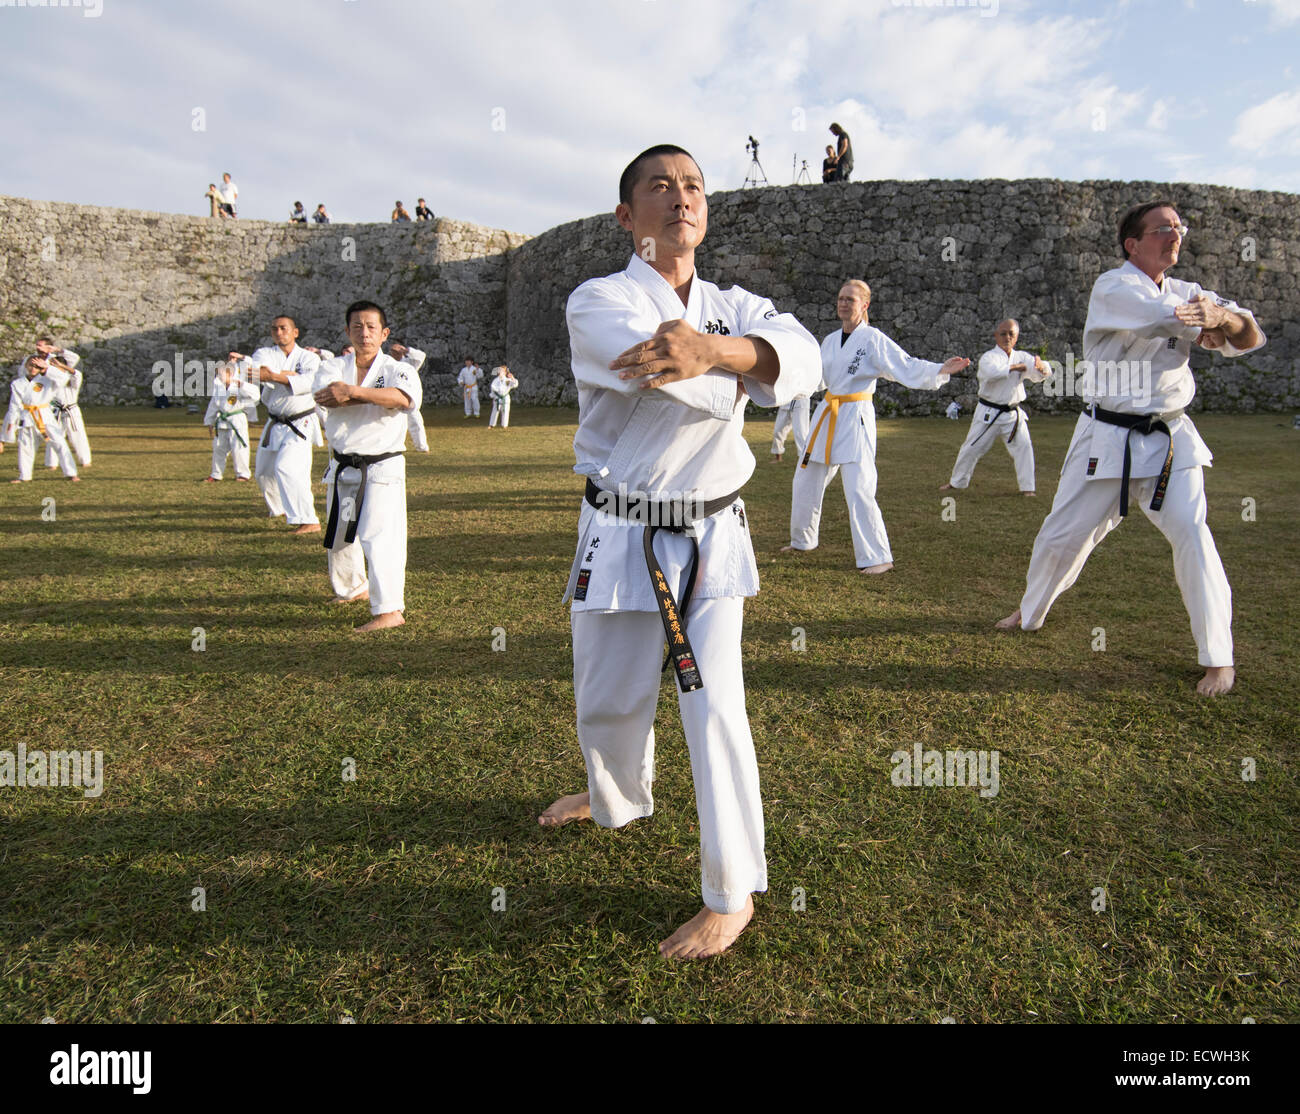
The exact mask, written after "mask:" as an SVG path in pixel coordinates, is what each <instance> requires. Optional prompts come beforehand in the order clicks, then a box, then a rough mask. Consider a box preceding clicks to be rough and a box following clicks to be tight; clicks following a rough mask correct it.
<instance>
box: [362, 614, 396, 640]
mask: <svg viewBox="0 0 1300 1114" xmlns="http://www.w3.org/2000/svg"><path fill="white" fill-rule="evenodd" d="M405 623H406V620H405V619H404V618H403V617H402V613H401V612H400V611H385V612H384V613H383V614H382V615H376V616H375V617H374V618H373V619H371V620H370V622H368V623H366V624H365V625H364V626H360V627H357V628H356V632H357V633H358V634H369V633H370V632H371V631H377V630H387V629H388V628H389V627H400V626H403V625H405Z"/></svg>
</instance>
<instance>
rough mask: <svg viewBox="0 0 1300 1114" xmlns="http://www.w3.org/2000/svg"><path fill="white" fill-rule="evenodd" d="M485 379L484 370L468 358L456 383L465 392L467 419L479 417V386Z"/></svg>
mask: <svg viewBox="0 0 1300 1114" xmlns="http://www.w3.org/2000/svg"><path fill="white" fill-rule="evenodd" d="M482 378H483V369H482V368H481V367H479V366H478V364H476V363H475V362H474V361H473V360H471V359H469V358H468V357H467V358H466V360H465V366H464V367H462V368H461V369H460V374H459V375H457V376H456V382H457V383H459V384H460V388H461V390H462V391H464V392H465V417H467V418H477V417H478V416H479V397H478V384H479V380H480V379H482Z"/></svg>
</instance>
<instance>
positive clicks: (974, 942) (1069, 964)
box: [0, 408, 1300, 1023]
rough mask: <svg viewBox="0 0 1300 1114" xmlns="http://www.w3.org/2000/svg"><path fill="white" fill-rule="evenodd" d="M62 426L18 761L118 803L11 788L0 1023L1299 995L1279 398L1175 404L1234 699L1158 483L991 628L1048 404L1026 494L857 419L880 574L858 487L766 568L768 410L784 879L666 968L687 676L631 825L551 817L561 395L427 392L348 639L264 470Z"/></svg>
mask: <svg viewBox="0 0 1300 1114" xmlns="http://www.w3.org/2000/svg"><path fill="white" fill-rule="evenodd" d="M485 413H486V411H485ZM86 418H87V426H88V428H89V431H90V437H91V442H92V446H93V449H94V454H95V460H94V464H93V466H92V467H91V468H89V469H88V470H86V473H85V481H84V482H83V483H81V484H76V485H74V484H69V483H66V482H64V481H63V480H61V479H58V478H55V474H53V473H45V472H44V471H43V470H41V471H40V473H39V475H38V478H37V480H36V481H34V482H33V483H31V484H27V485H22V486H18V485H15V486H10V485H8V484H7V483H5V484H3V485H0V523H3V532H2V533H0V561H2V562H3V567H4V575H3V579H2V581H0V602H2V605H3V606H2V607H0V665H2V666H3V671H4V684H3V685H2V686H0V724H2V725H3V740H2V741H0V749H8V750H15V749H16V747H17V745H18V744H19V743H20V742H24V743H26V745H27V747H28V748H29V749H45V750H58V749H72V748H76V749H78V750H95V749H98V750H102V752H103V754H104V775H105V789H104V793H103V795H102V796H101V797H99V798H98V799H85V798H84V797H83V796H82V794H81V792H80V790H78V789H75V788H58V789H52V788H32V787H28V788H4V789H0V817H2V819H3V831H4V838H3V848H2V850H0V1020H4V1021H10V1022H19V1021H22V1022H30V1021H37V1020H40V1019H41V1018H43V1017H47V1016H48V1017H53V1018H54V1019H56V1020H57V1021H60V1022H76V1021H195V1022H209V1021H218V1020H221V1021H269V1022H296V1021H317V1022H337V1021H338V1020H339V1019H340V1018H343V1017H349V1016H350V1017H352V1018H354V1019H355V1020H357V1021H359V1022H392V1021H413V1022H430V1021H462V1020H474V1021H532V1022H579V1021H596V1022H640V1021H642V1020H643V1019H645V1018H653V1019H655V1020H656V1021H658V1022H660V1023H667V1022H689V1021H706V1020H708V1021H723V1022H739V1021H765V1022H771V1021H823V1022H836V1021H890V1022H903V1021H911V1022H922V1023H930V1022H937V1021H939V1020H941V1019H943V1018H945V1017H951V1018H954V1019H955V1020H957V1021H958V1022H979V1021H997V1022H1033V1021H1057V1022H1061V1021H1065V1022H1138V1021H1143V1022H1146V1021H1156V1022H1171V1021H1197V1022H1239V1021H1241V1020H1242V1018H1243V1017H1253V1018H1255V1019H1257V1020H1258V1021H1260V1022H1266V1021H1274V1022H1275V1021H1293V1022H1294V1021H1297V1020H1300V989H1298V988H1297V973H1298V968H1300V963H1298V959H1300V954H1298V953H1300V945H1298V944H1297V904H1298V901H1297V894H1298V891H1300V886H1298V885H1297V879H1298V873H1297V857H1298V856H1297V846H1298V841H1297V827H1298V826H1300V824H1298V822H1297V817H1300V790H1298V788H1297V757H1296V746H1297V722H1298V720H1300V715H1298V704H1300V701H1298V698H1297V692H1298V686H1297V682H1296V673H1295V664H1294V662H1295V655H1296V652H1297V648H1298V645H1297V644H1298V642H1300V636H1298V635H1297V629H1298V628H1300V608H1298V607H1297V594H1298V593H1297V586H1298V582H1300V576H1298V574H1297V569H1298V568H1300V530H1298V529H1297V527H1298V525H1300V496H1298V494H1297V481H1296V475H1297V455H1298V450H1300V433H1298V432H1296V431H1295V430H1293V429H1292V428H1291V420H1290V415H1289V414H1288V415H1276V414H1270V415H1258V416H1214V415H1203V416H1200V417H1198V418H1197V424H1198V426H1199V428H1200V429H1201V431H1202V433H1203V435H1204V436H1205V438H1206V440H1207V442H1208V443H1209V444H1210V445H1211V447H1212V448H1213V449H1214V451H1215V453H1216V457H1217V463H1216V466H1215V467H1214V468H1213V469H1211V470H1209V471H1207V474H1206V475H1207V483H1208V488H1209V507H1210V524H1211V527H1212V529H1213V530H1214V533H1215V537H1216V538H1217V540H1218V545H1219V550H1220V552H1221V554H1222V556H1223V559H1224V563H1225V565H1226V567H1227V570H1228V575H1229V578H1230V580H1231V582H1232V586H1233V591H1234V596H1235V598H1234V606H1235V624H1234V631H1235V635H1236V644H1237V660H1238V668H1239V671H1240V678H1239V682H1238V686H1237V689H1236V690H1235V691H1234V692H1233V693H1232V694H1230V695H1229V696H1227V697H1224V698H1221V699H1217V700H1214V701H1207V700H1204V699H1200V698H1198V697H1196V696H1195V695H1194V692H1193V684H1194V681H1195V680H1196V678H1197V677H1198V676H1199V672H1200V671H1199V670H1198V669H1197V668H1196V665H1195V660H1196V654H1195V646H1194V644H1193V642H1192V638H1191V633H1190V630H1189V627H1188V623H1187V618H1186V614H1185V612H1184V610H1183V607H1182V603H1181V601H1180V599H1179V595H1178V591H1177V588H1176V586H1175V584H1174V581H1173V569H1172V562H1171V560H1170V554H1169V548H1168V545H1167V544H1166V542H1165V541H1164V539H1163V538H1162V537H1161V536H1160V534H1159V533H1158V532H1157V531H1156V530H1155V529H1154V528H1153V527H1152V526H1151V525H1150V524H1149V523H1148V522H1147V521H1146V519H1145V518H1144V516H1143V515H1142V514H1141V512H1140V510H1138V509H1137V508H1135V509H1134V511H1133V513H1132V515H1131V516H1130V520H1129V521H1128V522H1127V523H1126V524H1125V525H1124V526H1122V527H1121V528H1120V529H1119V530H1118V531H1117V532H1116V533H1115V534H1114V535H1113V536H1112V537H1111V538H1109V539H1108V540H1107V541H1106V542H1105V543H1104V544H1103V545H1102V547H1101V548H1100V549H1099V550H1098V551H1097V552H1096V554H1095V555H1094V557H1093V560H1092V561H1091V562H1090V564H1089V565H1088V567H1087V568H1086V569H1085V571H1084V573H1083V575H1082V577H1081V578H1080V581H1079V583H1078V584H1077V585H1076V586H1075V588H1074V589H1073V590H1072V591H1071V592H1069V593H1067V594H1066V595H1065V596H1064V597H1063V598H1062V599H1061V600H1060V601H1059V602H1058V604H1057V606H1056V608H1055V609H1054V611H1053V612H1052V614H1051V616H1050V618H1049V620H1048V624H1047V626H1046V627H1045V628H1044V630H1042V631H1041V632H1039V633H1038V634H1035V635H1024V634H995V632H994V631H993V629H992V623H993V622H994V620H996V619H998V618H999V617H1001V616H1003V615H1005V614H1007V613H1008V612H1010V611H1011V610H1012V608H1014V607H1015V605H1016V603H1017V602H1018V599H1019V595H1020V591H1021V589H1022V588H1023V583H1024V573H1025V569H1026V566H1027V564H1028V559H1029V552H1030V547H1031V544H1032V542H1033V538H1034V534H1035V531H1036V530H1037V527H1038V525H1039V523H1040V522H1041V519H1042V516H1043V515H1044V514H1046V512H1047V510H1048V508H1049V506H1050V500H1051V496H1052V493H1053V492H1054V490H1055V487H1056V475H1057V472H1058V470H1059V467H1060V462H1061V459H1062V457H1063V455H1064V451H1065V448H1066V445H1067V443H1068V440H1069V435H1070V430H1071V429H1072V426H1073V419H1068V418H1046V417H1039V418H1035V419H1034V421H1033V432H1034V439H1035V446H1036V450H1037V455H1038V475H1039V490H1040V496H1039V498H1037V499H1032V500H1031V499H1023V498H1021V497H1020V496H1018V495H1017V494H1016V491H1015V482H1014V477H1013V473H1012V468H1011V463H1010V460H1009V459H1008V457H1007V455H1006V453H1005V451H1004V450H1003V449H1002V448H1001V447H997V446H995V447H994V449H993V451H992V452H991V453H990V454H989V455H988V456H986V457H985V459H984V461H983V462H982V463H981V465H980V467H979V468H978V470H977V471H976V474H975V481H974V484H973V486H972V488H971V490H970V491H968V492H966V493H961V494H959V495H958V497H957V500H956V519H955V521H945V520H944V519H943V517H942V515H941V510H942V506H941V501H940V500H941V496H940V494H939V492H938V490H937V489H938V486H939V485H940V484H941V483H943V482H944V481H945V480H946V479H947V476H948V470H949V469H950V468H951V465H952V461H953V458H954V456H955V454H956V451H957V447H958V445H959V444H960V442H961V439H962V437H963V436H964V434H965V431H966V429H967V425H968V420H969V419H968V418H965V417H964V418H963V420H962V421H961V422H949V421H946V420H943V419H934V420H896V421H882V422H881V424H880V451H879V465H880V473H881V496H880V501H881V505H882V508H883V510H884V514H885V518H886V521H887V523H888V525H889V529H890V535H891V539H892V542H893V546H894V554H895V559H896V561H897V568H896V570H895V571H894V572H892V573H890V574H888V575H887V576H883V577H870V578H868V577H863V576H860V575H858V574H857V573H855V572H854V569H853V555H852V549H851V546H850V542H849V535H848V524H847V515H846V512H845V508H844V501H843V496H842V494H841V489H840V486H839V481H838V480H836V481H835V482H834V484H833V486H832V488H831V490H830V492H829V494H828V498H827V502H826V511H825V514H824V517H823V544H822V547H821V549H820V550H818V551H817V552H815V553H812V554H808V555H806V556H804V557H801V558H796V559H790V558H778V557H777V554H776V550H777V549H778V547H779V546H780V545H782V544H783V543H784V542H785V541H786V540H787V529H788V522H789V510H790V479H791V474H792V471H793V466H794V459H795V458H794V454H793V450H792V449H791V451H790V452H789V453H788V455H787V456H786V459H785V462H784V464H782V465H779V466H774V465H771V464H769V463H768V459H769V458H768V455H767V442H768V438H769V436H770V430H771V414H770V412H768V413H764V414H761V415H757V416H755V417H753V418H751V420H750V423H749V425H748V426H747V435H748V437H749V440H750V443H751V445H752V446H753V447H754V449H755V452H756V455H757V456H758V458H759V465H758V469H757V472H756V474H755V477H754V479H753V481H752V482H751V483H750V485H749V486H748V488H747V489H746V492H745V495H746V499H747V505H748V509H749V518H750V522H751V528H752V530H753V535H754V544H755V549H756V551H757V553H758V555H759V563H760V572H761V575H762V578H763V588H762V592H761V593H760V595H759V596H758V597H757V598H756V599H754V600H752V601H750V602H749V604H748V607H747V620H748V622H747V626H746V633H745V648H744V649H745V660H746V679H747V684H748V694H749V710H750V721H751V724H752V726H753V731H754V736H755V740H756V744H757V748H758V757H759V765H760V769H761V773H762V779H763V796H764V802H765V808H766V818H767V841H768V858H769V872H770V889H769V891H768V893H767V894H766V895H765V896H763V897H761V898H759V899H757V901H756V904H757V914H756V916H755V919H754V922H753V925H752V927H751V928H750V930H749V931H748V932H747V933H746V934H745V935H744V936H743V937H742V938H741V940H740V942H739V943H738V944H737V946H736V947H735V948H734V949H733V951H732V952H731V953H729V954H727V955H726V956H723V957H719V958H716V959H713V960H709V961H706V962H697V963H685V964H669V963H666V962H665V961H663V960H661V959H660V958H659V956H658V955H657V953H656V945H657V943H658V941H659V940H660V939H661V938H663V937H664V936H666V935H668V933H669V932H671V931H672V929H673V928H675V927H676V926H677V925H678V924H679V923H681V922H682V921H683V920H685V919H686V918H688V917H689V916H691V915H692V914H693V913H695V911H696V910H697V909H698V907H699V863H698V844H697V840H698V835H697V827H696V821H695V806H694V795H693V790H692V786H691V779H690V769H689V764H688V761H687V758H686V753H685V747H684V743H683V739H682V733H681V728H680V724H679V722H678V720H677V715H676V697H675V694H674V693H673V692H672V689H671V685H670V683H669V682H668V681H667V680H665V682H664V685H663V689H662V703H661V706H660V715H659V720H658V726H657V730H658V750H657V753H658V763H657V770H658V782H657V793H656V797H657V801H656V803H657V812H656V814H655V816H654V817H652V818H650V819H648V820H643V821H639V822H637V823H635V824H633V825H631V826H630V827H628V828H626V829H624V830H622V831H618V832H611V831H605V830H601V829H598V828H595V827H593V826H591V825H583V826H570V827H568V828H565V829H563V830H561V831H558V832H554V831H553V832H549V833H547V832H543V831H541V830H540V829H539V828H538V825H537V821H536V817H537V814H538V812H539V811H540V810H541V809H542V808H543V807H545V806H546V805H547V804H548V803H549V802H550V801H551V800H552V799H553V798H554V797H556V796H557V795H559V794H561V793H567V792H575V791H579V790H581V789H582V788H584V785H585V779H584V773H583V766H582V760H581V756H580V754H579V751H578V746H577V740H576V735H575V731H574V708H573V689H572V680H571V678H572V671H571V658H570V645H569V627H568V613H567V609H566V608H565V607H562V606H561V604H560V596H561V593H562V590H563V587H564V583H565V578H566V575H567V572H568V569H569V563H570V560H571V558H572V554H573V547H574V544H575V541H576V538H575V531H576V522H577V512H578V505H579V498H580V492H581V482H580V481H579V480H578V479H577V478H576V477H575V476H574V475H573V473H572V463H573V461H572V452H571V441H572V435H573V427H574V422H575V420H576V415H575V412H573V411H566V410H527V409H517V410H516V412H515V415H514V421H515V425H514V426H513V427H512V428H511V429H510V430H509V431H508V432H505V433H502V432H498V431H491V432H489V431H488V430H487V429H486V428H485V427H486V420H485V419H484V420H482V421H479V422H476V423H470V422H467V421H464V420H463V419H462V418H461V416H460V415H459V414H458V413H456V412H454V411H453V410H450V409H445V408H444V409H441V410H437V411H434V410H430V411H427V412H426V422H427V424H428V428H429V438H430V441H431V443H432V444H433V445H434V452H433V453H431V454H429V455H427V456H425V455H420V454H414V453H413V454H411V455H410V456H409V457H408V469H409V471H408V476H409V479H408V484H409V512H410V535H411V543H410V561H409V567H408V572H407V593H406V600H407V608H408V610H407V616H408V622H407V625H406V626H405V627H404V628H402V629H401V630H398V631H389V632H384V633H382V634H379V635H373V636H358V635H354V634H352V633H351V628H352V627H353V626H354V625H355V624H357V623H360V622H362V621H364V619H365V618H366V617H367V615H368V611H367V610H366V608H365V605H344V606H339V605H335V604H333V603H331V602H330V598H329V592H328V582H327V580H326V577H325V558H324V553H323V550H322V548H321V545H320V541H319V538H318V537H317V538H297V537H292V536H290V535H289V534H288V532H287V528H286V527H285V526H284V525H283V524H282V523H277V522H272V521H270V520H268V519H267V517H266V514H265V508H264V505H263V504H262V502H261V500H260V497H259V495H258V492H257V489H256V486H255V485H254V484H235V483H234V482H233V481H232V479H231V478H230V477H229V475H228V477H227V480H226V482H224V483H222V484H220V485H206V486H204V485H200V484H199V483H198V482H197V481H198V480H199V479H200V478H201V477H202V476H203V475H205V474H206V471H207V468H208V461H209V451H210V442H209V440H208V437H207V434H206V431H205V430H203V429H202V428H201V427H200V425H199V419H198V418H197V417H196V416H193V415H187V414H185V413H184V412H183V411H178V410H170V411H165V412H159V411H154V410H146V409H122V408H118V409H110V408H89V409H88V411H87V414H86ZM323 464H324V457H323V454H321V453H319V452H318V453H317V455H316V458H315V465H314V471H315V474H316V475H317V476H319V474H320V471H321V469H322V468H323ZM15 467H16V466H15V456H14V455H13V450H12V448H11V447H10V448H7V451H6V452H5V453H4V454H3V455H0V480H8V479H10V478H12V477H13V476H14V474H15ZM320 490H321V489H320V488H319V487H318V488H317V491H318V492H319V491H320ZM49 496H52V497H54V499H55V504H54V513H55V518H54V521H45V520H43V519H42V506H43V504H42V500H43V499H45V498H46V497H49ZM1244 499H1250V500H1253V505H1254V508H1255V513H1254V521H1245V520H1244V519H1243V515H1242V509H1243V500H1244ZM318 509H323V499H321V500H319V501H318ZM196 627H199V628H202V629H203V640H204V644H205V647H206V648H204V649H202V650H201V651H200V650H196V649H193V648H192V646H193V645H194V644H195V641H196V637H197V636H196V635H195V633H194V628H196ZM795 628H801V629H802V631H803V632H804V639H803V641H804V644H805V648H804V649H802V650H798V649H795V648H793V646H792V643H793V642H795V641H797V639H798V634H797V632H796V630H795ZM1096 628H1104V632H1105V633H1104V637H1105V649H1104V651H1098V650H1094V649H1093V645H1094V643H1096V642H1097V635H1096V633H1095V631H1096ZM494 631H495V635H494ZM502 637H504V649H501V650H494V649H493V643H494V638H495V640H496V643H497V645H498V646H500V645H501V644H502ZM706 683H707V677H706ZM914 744H921V746H922V747H924V748H926V749H938V750H946V749H954V748H971V749H977V750H986V751H996V752H997V753H998V755H999V781H1000V784H999V792H998V793H997V795H996V796H994V797H985V796H981V795H980V793H979V790H978V788H969V787H952V788H945V787H928V788H927V787H915V788H913V787H905V786H895V785H893V784H892V783H891V778H890V774H891V771H892V769H893V767H892V765H891V762H890V755H891V753H893V752H894V751H895V750H899V749H906V750H910V749H911V748H912V747H913V745H914ZM346 759H351V760H353V763H354V764H355V772H356V776H355V780H350V781H349V780H345V779H344V776H343V770H344V767H345V764H346V763H345V760H346ZM1243 759H1253V764H1254V780H1246V779H1244V778H1243ZM1246 765H1247V767H1248V766H1249V764H1246ZM198 887H202V889H203V891H204V894H205V897H206V909H205V910H204V911H201V912H200V911H195V910H194V908H193V906H194V904H196V903H197V901H198V899H197V898H196V896H195V893H194V891H195V889H196V888H198ZM1102 898H1104V908H1102V900H1101V899H1102ZM494 905H495V906H496V907H495V908H494ZM502 906H504V908H502Z"/></svg>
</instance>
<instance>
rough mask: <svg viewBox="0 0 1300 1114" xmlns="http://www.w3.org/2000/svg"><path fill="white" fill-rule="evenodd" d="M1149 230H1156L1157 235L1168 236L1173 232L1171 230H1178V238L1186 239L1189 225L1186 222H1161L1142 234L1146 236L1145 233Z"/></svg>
mask: <svg viewBox="0 0 1300 1114" xmlns="http://www.w3.org/2000/svg"><path fill="white" fill-rule="evenodd" d="M1147 232H1154V233H1155V234H1156V235H1157V236H1168V235H1169V233H1171V232H1177V233H1178V238H1179V239H1180V240H1182V239H1186V237H1187V225H1185V224H1159V225H1156V227H1155V228H1148V229H1147V230H1146V232H1143V233H1142V235H1143V236H1145V235H1146V234H1147Z"/></svg>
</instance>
